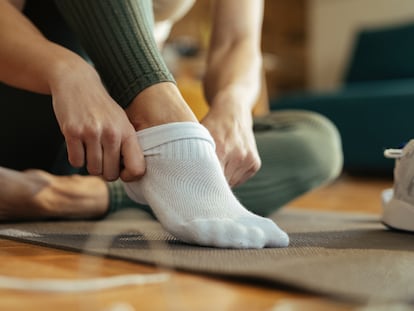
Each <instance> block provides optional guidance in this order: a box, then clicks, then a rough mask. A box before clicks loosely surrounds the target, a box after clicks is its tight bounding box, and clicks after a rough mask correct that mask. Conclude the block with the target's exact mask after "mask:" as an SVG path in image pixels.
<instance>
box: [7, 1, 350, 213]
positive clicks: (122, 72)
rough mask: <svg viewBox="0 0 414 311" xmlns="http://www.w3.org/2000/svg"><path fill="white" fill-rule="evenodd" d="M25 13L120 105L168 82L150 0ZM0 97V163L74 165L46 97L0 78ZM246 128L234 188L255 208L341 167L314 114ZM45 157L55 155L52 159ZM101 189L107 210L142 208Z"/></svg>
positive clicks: (269, 207) (282, 200)
mask: <svg viewBox="0 0 414 311" xmlns="http://www.w3.org/2000/svg"><path fill="white" fill-rule="evenodd" d="M39 3H41V4H39ZM55 4H57V7H58V8H59V11H60V13H61V14H62V15H63V17H64V18H65V20H66V21H67V22H68V24H69V25H70V27H69V28H68V27H67V25H66V24H65V22H64V21H63V20H62V19H61V18H60V16H59V12H58V11H57V10H56V7H55ZM25 14H26V15H27V16H28V17H29V18H30V19H31V20H32V21H33V22H34V23H35V25H36V26H37V27H39V29H40V30H41V31H42V32H43V33H44V34H45V35H46V36H47V37H48V38H49V39H50V40H53V41H56V42H57V43H59V44H62V45H64V46H66V47H68V48H71V49H73V50H74V51H76V52H78V53H79V54H81V55H83V56H85V57H89V58H90V60H91V61H92V62H93V63H94V65H95V67H96V69H97V71H98V72H99V74H100V75H101V77H102V80H103V82H104V84H105V85H106V87H107V89H108V91H109V92H110V94H111V96H112V97H113V98H114V99H115V100H116V101H117V102H118V103H119V104H120V105H121V106H122V107H127V106H128V105H129V103H130V102H131V100H132V99H133V98H134V97H135V96H136V95H137V94H138V93H139V92H140V91H142V90H143V89H145V88H146V87H148V86H150V85H153V84H155V83H160V82H163V81H170V82H173V83H174V79H173V77H172V76H171V74H170V72H169V71H168V69H167V67H166V66H165V64H164V62H163V60H162V57H161V55H160V54H159V52H158V49H157V47H156V45H155V42H154V40H153V37H152V23H153V16H152V7H151V1H150V0H139V1H136V0H56V1H55V2H53V1H51V0H44V1H42V2H38V1H30V0H29V1H28V2H27V5H26V7H25ZM77 39H79V41H80V42H81V44H78V41H77ZM80 46H82V47H83V48H84V49H85V50H86V53H84V52H83V49H82V48H80ZM0 102H1V103H7V105H6V104H4V105H0V135H2V137H0V138H2V141H3V143H4V145H3V146H4V147H3V148H4V149H2V153H1V155H0V165H1V166H7V167H11V168H15V169H20V170H21V169H25V168H32V167H38V168H42V169H45V170H48V171H50V172H52V173H58V174H70V173H76V172H78V171H76V170H74V169H73V168H71V167H70V166H69V165H68V163H67V159H66V154H65V152H63V153H62V152H60V153H59V152H58V149H59V146H60V145H61V144H62V142H63V138H62V136H61V134H60V132H59V129H58V126H57V124H56V120H55V118H54V116H53V111H52V109H51V99H50V97H49V96H41V95H36V94H33V93H30V92H25V91H21V90H16V89H13V88H10V87H7V86H5V85H0ZM16 124H17V126H16ZM254 131H255V137H256V141H257V146H258V150H259V153H260V156H261V159H262V168H261V170H260V171H259V172H258V173H257V174H256V175H255V176H254V177H253V178H252V179H250V180H249V181H248V182H246V183H245V184H243V185H241V186H239V187H237V188H235V189H234V192H235V194H236V196H237V197H238V198H239V199H240V201H241V202H242V203H243V204H244V205H245V206H246V207H247V208H248V209H250V210H251V211H253V212H255V213H257V214H260V215H267V214H269V213H271V212H273V211H274V210H275V209H277V208H279V207H281V206H283V205H284V204H286V203H287V202H289V201H290V200H292V199H294V198H296V197H297V196H299V195H301V194H303V193H305V192H307V191H309V190H310V189H313V188H315V187H317V186H319V185H321V184H323V183H326V182H328V181H330V180H332V179H333V178H335V177H336V176H337V175H338V174H339V173H340V171H341V167H342V152H341V143H340V138H339V135H338V132H337V130H336V128H335V127H334V126H333V125H332V123H331V122H330V121H328V120H327V119H326V118H324V117H322V116H320V115H318V114H315V113H311V112H306V111H280V112H275V113H272V114H271V115H269V116H266V117H263V118H260V119H256V120H255V124H254ZM53 159H58V160H56V161H55V163H54V164H53V165H52V162H53ZM108 189H109V192H110V208H109V211H110V212H112V211H115V210H118V209H120V208H123V207H132V206H137V207H141V208H144V209H148V207H145V206H140V205H138V204H136V203H133V202H132V201H131V200H129V199H128V197H127V196H126V195H125V193H124V191H123V188H122V185H121V183H120V182H112V183H108Z"/></svg>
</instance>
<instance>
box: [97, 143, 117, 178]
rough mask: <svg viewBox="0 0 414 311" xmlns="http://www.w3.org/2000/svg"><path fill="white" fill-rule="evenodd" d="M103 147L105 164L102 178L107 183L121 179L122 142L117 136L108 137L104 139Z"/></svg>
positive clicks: (103, 164)
mask: <svg viewBox="0 0 414 311" xmlns="http://www.w3.org/2000/svg"><path fill="white" fill-rule="evenodd" d="M102 145H103V159H102V161H103V163H102V168H103V172H102V176H103V177H104V178H105V179H106V180H107V181H113V180H116V179H117V178H118V177H119V170H120V158H121V155H120V153H121V140H120V139H117V137H116V136H115V135H108V136H107V137H105V138H103V139H102Z"/></svg>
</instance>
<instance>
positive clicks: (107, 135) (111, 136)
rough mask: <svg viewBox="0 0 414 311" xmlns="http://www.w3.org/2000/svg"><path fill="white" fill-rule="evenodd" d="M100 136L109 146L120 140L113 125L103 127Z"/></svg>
mask: <svg viewBox="0 0 414 311" xmlns="http://www.w3.org/2000/svg"><path fill="white" fill-rule="evenodd" d="M102 137H103V139H104V140H105V142H106V143H107V144H109V145H111V146H112V145H116V144H117V143H118V142H119V141H120V135H119V134H118V132H117V131H116V130H115V129H114V128H113V127H109V128H105V129H104V130H103V133H102Z"/></svg>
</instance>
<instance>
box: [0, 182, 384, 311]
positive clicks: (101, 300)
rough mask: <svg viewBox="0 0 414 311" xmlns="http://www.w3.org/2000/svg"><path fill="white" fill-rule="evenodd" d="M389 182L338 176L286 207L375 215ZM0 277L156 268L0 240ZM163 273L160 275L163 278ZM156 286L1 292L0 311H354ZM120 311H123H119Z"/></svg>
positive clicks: (213, 289) (249, 289) (285, 298)
mask: <svg viewBox="0 0 414 311" xmlns="http://www.w3.org/2000/svg"><path fill="white" fill-rule="evenodd" d="M391 185H392V181H391V180H381V179H375V178H357V177H351V176H346V175H344V176H342V177H341V178H340V179H339V180H338V181H336V182H334V183H333V184H331V185H328V186H325V187H321V188H320V189H317V190H315V191H313V192H312V193H309V194H307V195H304V196H303V197H301V198H299V199H297V200H295V201H293V202H291V204H289V205H290V206H295V207H301V208H307V209H312V208H313V209H315V208H316V209H326V210H337V211H353V212H355V211H360V212H371V213H379V212H380V211H381V209H380V199H379V194H380V192H381V191H382V189H384V188H387V187H390V186H391ZM0 255H1V262H2V264H1V265H0V274H1V275H9V276H18V277H27V278H66V279H73V278H87V277H98V276H111V275H121V274H129V273H156V272H160V271H161V270H160V269H158V268H157V267H153V266H149V265H143V264H137V263H132V262H127V261H121V260H115V259H108V258H98V257H94V256H87V255H81V254H78V253H72V252H67V251H62V250H56V249H51V248H46V247H40V246H35V245H31V244H25V243H20V242H15V241H9V240H4V239H1V240H0ZM162 272H165V271H164V270H162ZM167 272H168V273H170V274H171V279H170V280H169V281H167V282H165V283H162V284H152V285H145V286H128V287H123V288H118V289H114V290H106V291H102V292H98V293H85V294H50V293H36V292H21V291H13V290H0V310H10V311H14V310H59V311H66V310H89V311H90V310H100V311H101V310H110V307H111V306H114V304H116V303H125V304H127V305H128V306H129V308H130V309H125V310H180V311H185V310H237V311H243V310H246V311H254V310H273V311H277V310H311V311H312V310H339V311H341V310H354V309H356V307H357V306H352V305H348V304H344V303H340V302H337V301H332V300H329V299H327V298H323V297H318V296H316V295H309V294H304V293H298V292H293V291H290V290H287V289H285V290H284V289H280V288H276V287H271V286H264V285H263V284H254V283H243V282H238V281H236V280H231V279H225V278H214V277H210V276H205V275H198V274H190V273H184V272H179V271H167ZM121 310H123V309H121Z"/></svg>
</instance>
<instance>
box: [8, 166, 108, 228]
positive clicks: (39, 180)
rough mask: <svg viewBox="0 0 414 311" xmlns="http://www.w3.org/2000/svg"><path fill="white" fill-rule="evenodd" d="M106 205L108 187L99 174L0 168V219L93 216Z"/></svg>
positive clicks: (101, 213) (98, 214)
mask: <svg viewBox="0 0 414 311" xmlns="http://www.w3.org/2000/svg"><path fill="white" fill-rule="evenodd" d="M108 205H109V196H108V189H107V186H106V184H105V182H104V181H103V180H102V179H100V178H99V177H94V176H79V175H72V176H55V175H51V174H49V173H46V172H44V171H40V170H28V171H25V172H18V171H14V170H10V169H7V168H2V167H0V220H3V221H4V220H29V219H47V218H83V219H86V218H95V217H99V216H103V215H104V214H105V212H106V211H107V209H108Z"/></svg>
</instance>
